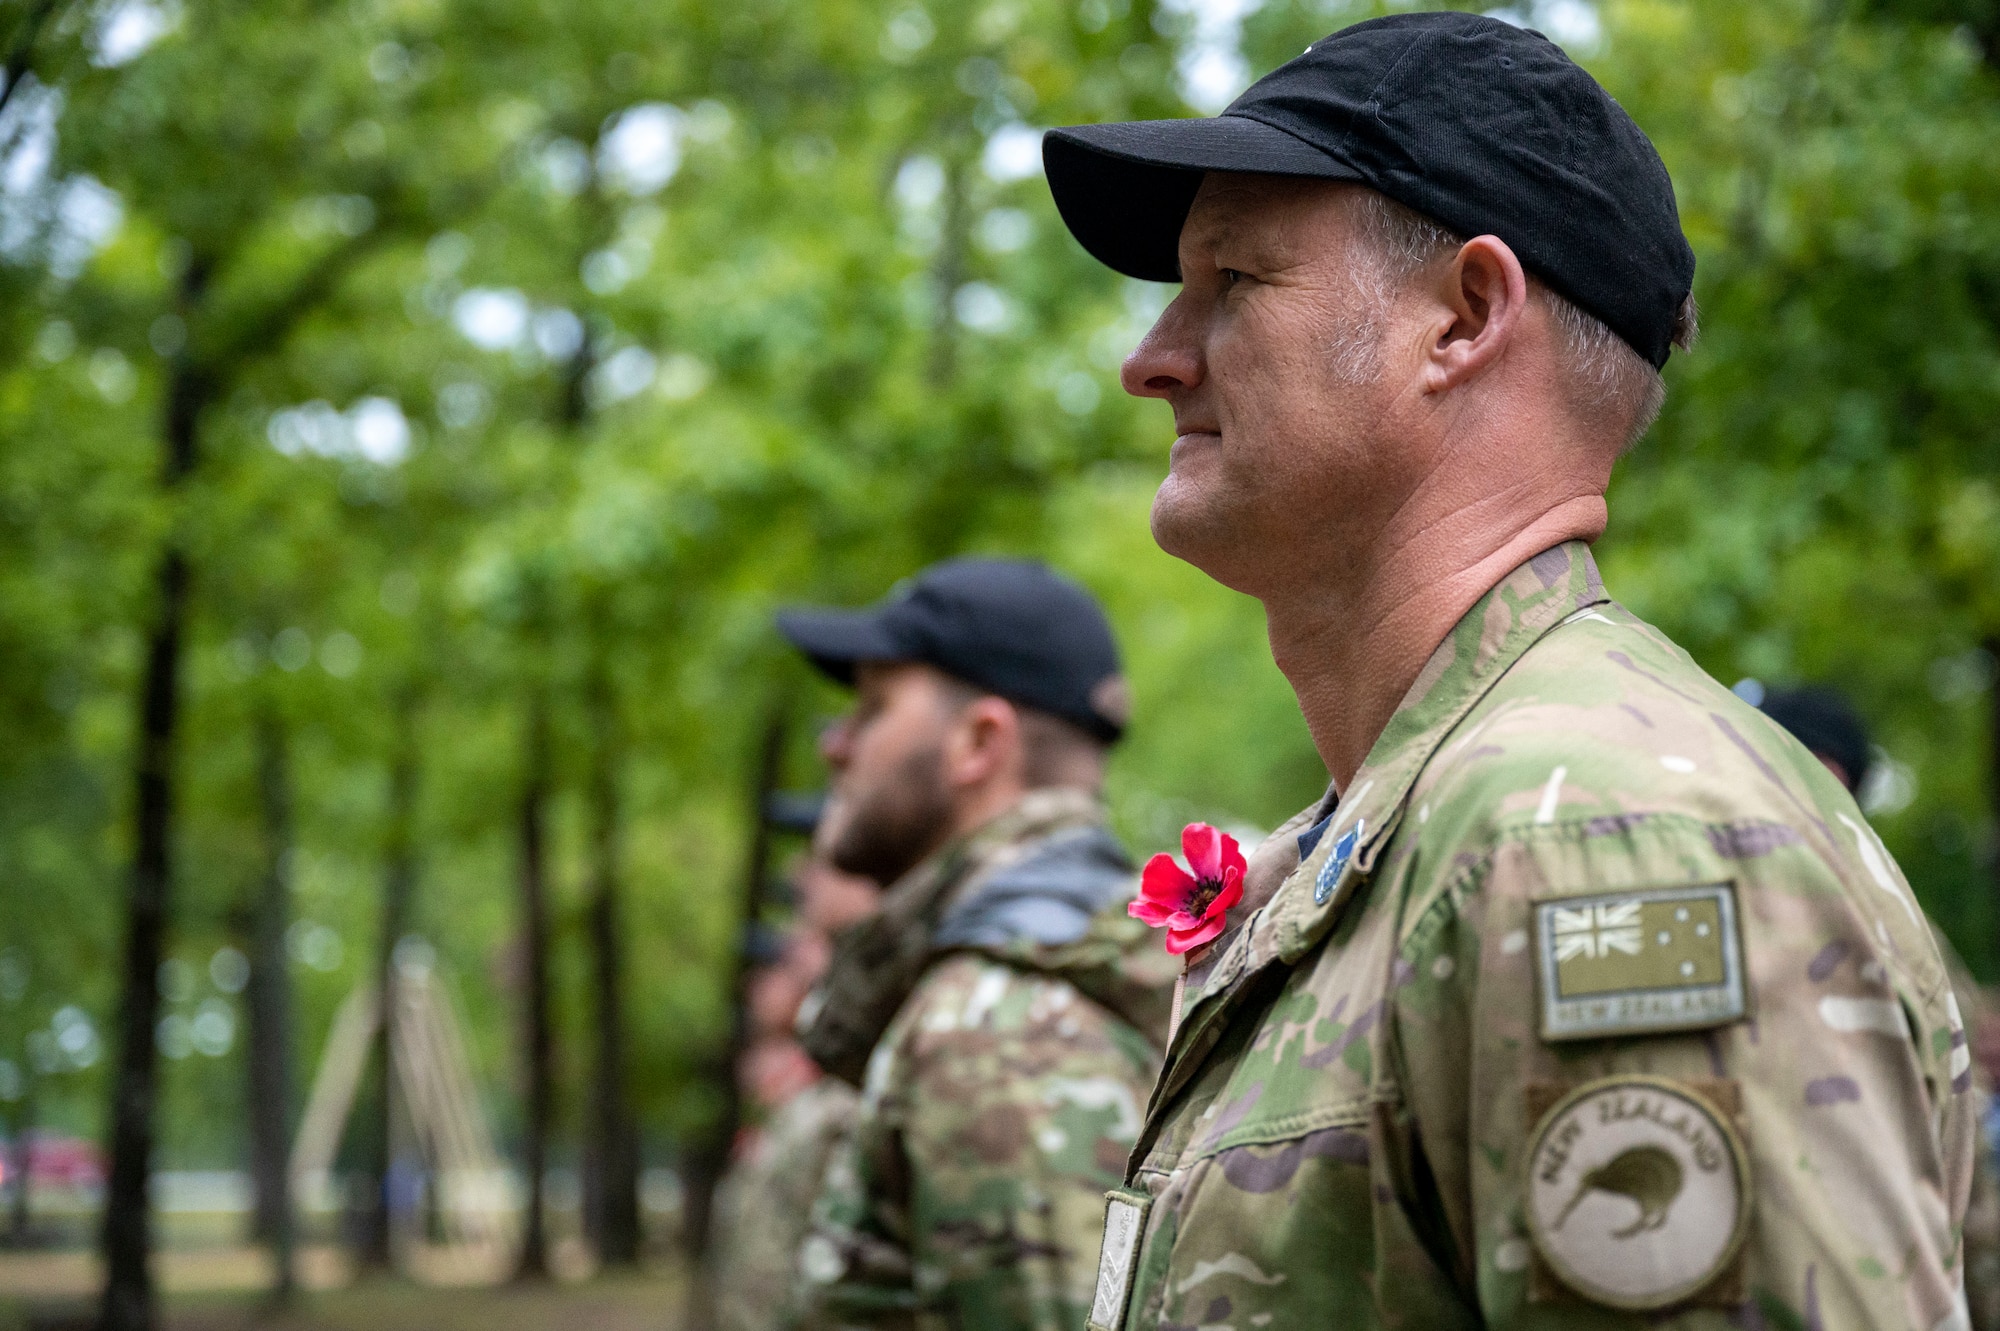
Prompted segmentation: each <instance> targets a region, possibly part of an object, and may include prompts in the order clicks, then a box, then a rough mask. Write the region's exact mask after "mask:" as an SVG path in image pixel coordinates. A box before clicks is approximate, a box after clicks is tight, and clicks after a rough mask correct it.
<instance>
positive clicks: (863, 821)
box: [778, 559, 1173, 1331]
mask: <svg viewBox="0 0 2000 1331" xmlns="http://www.w3.org/2000/svg"><path fill="white" fill-rule="evenodd" d="M778 627H779V629H780V631H781V632H783V633H784V634H785V636H786V637H788V638H789V639H790V640H791V641H792V643H793V644H794V645H796V646H797V647H798V648H799V649H800V650H801V651H803V652H804V653H805V654H806V656H807V657H808V658H809V659H810V660H811V661H812V662H813V664H814V665H816V666H818V667H819V668H820V669H821V670H822V671H824V672H826V673H827V674H828V675H829V676H831V677H832V678H834V679H835V680H837V681H838V682H840V683H842V684H847V685H851V686H852V687H853V688H854V690H855V694H856V699H855V706H854V709H853V710H852V711H851V712H850V713H849V714H848V715H847V716H846V717H844V718H843V719H842V720H841V721H840V722H838V723H837V724H836V725H834V726H833V727H832V728H831V729H830V730H829V731H828V732H827V733H826V735H825V736H824V737H823V739H822V741H821V752H822V754H823V755H824V756H825V758H826V761H827V764H828V766H829V767H830V768H831V769H832V771H833V791H832V797H831V799H830V801H829V803H828V806H827V810H826V813H825V814H824V815H823V820H822V824H821V828H820V833H819V836H818V838H817V840H818V843H819V844H821V845H823V846H825V847H826V850H827V853H828V855H829V857H830V859H831V861H832V863H833V864H834V866H835V867H837V868H839V869H842V870H844V871H846V872H849V873H855V874H861V875H864V876H866V877H869V878H873V879H874V880H876V881H877V882H879V883H882V884H884V885H885V886H886V888H887V891H886V892H885V894H884V896H883V899H882V903H881V907H880V909H879V910H878V911H877V912H876V913H875V914H874V915H873V916H872V917H871V918H869V919H867V920H865V921H863V922H862V923H860V924H858V925H856V926H854V927H853V928H851V929H849V930H847V931H846V932H844V933H843V934H841V935H840V936H839V938H838V939H837V940H836V942H835V946H834V956H833V960H832V964H831V966H830V968H829V970H828V972H827V977H826V980H825V982H824V983H823V984H822V985H821V986H820V988H819V989H818V990H816V991H815V993H814V994H813V996H812V997H811V998H810V999H809V1000H808V1003H807V1007H806V1010H805V1011H803V1012H802V1013H801V1017H800V1023H801V1024H800V1029H801V1038H802V1039H803V1041H804V1044H805V1047H806V1050H807V1052H809V1053H810V1054H811V1055H812V1056H813V1057H814V1058H815V1059H816V1060H817V1061H818V1062H819V1063H820V1064H821V1066H823V1067H825V1068H826V1069H827V1070H828V1071H829V1072H831V1073H833V1074H834V1075H836V1076H839V1077H842V1078H845V1079H847V1080H848V1081H851V1082H854V1083H856V1084H858V1085H860V1086H861V1088H862V1094H861V1104H860V1107H859V1109H858V1110H857V1111H856V1114H855V1121H854V1125H853V1129H852V1132H851V1133H850V1135H849V1138H848V1140H847V1141H846V1142H845V1143H844V1144H843V1145H842V1146H841V1147H840V1148H838V1149H837V1151H836V1153H835V1155H834V1157H833V1160H832V1162H831V1163H830V1164H829V1166H828V1169H827V1173H826V1178H825V1181H824V1184H823V1186H822V1189H821V1192H820V1196H819V1200H818V1202H817V1203H816V1205H815V1207H814V1214H813V1228H812V1232H811V1234H810V1235H809V1237H808V1238H807V1239H806V1241H805V1244H804V1245H803V1247H802V1248H801V1251H800V1260H799V1269H800V1275H801V1281H800V1295H799V1297H800V1303H801V1305H802V1307H803V1308H804V1309H805V1314H804V1320H805V1323H806V1324H807V1325H808V1326H814V1327H833V1326H840V1327H849V1326H886V1327H917V1326H963V1327H982V1328H993V1329H994V1331H1017V1329H1018V1331H1074V1329H1076V1328H1081V1327H1082V1325H1083V1322H1084V1317H1085V1312H1086V1308H1087V1304H1088V1302H1089V1298H1090V1295H1091V1291H1092V1278H1093V1275H1094V1273H1095V1270H1096V1264H1097V1241H1098V1232H1099V1221H1100V1217H1101V1198H1102V1196H1103V1191H1104V1189H1105V1188H1106V1187H1109V1186H1112V1185H1114V1184H1116V1183H1117V1182H1118V1181H1119V1178H1120V1176H1121V1171H1122V1166H1123V1161H1124V1158H1125V1154H1126V1152H1127V1151H1128V1150H1129V1149H1130V1148H1131V1145H1132V1142H1133V1140H1134V1138H1135V1137H1136V1135H1137V1133H1138V1128H1139V1106H1140V1105H1141V1104H1143V1103H1144V1099H1145V1091H1146V1088H1147V1087H1148V1086H1149V1085H1150V1084H1151V1082H1152V1077H1153V1074H1154V1072H1155V1070H1156V1069H1157V1066H1158V1058H1159V1046H1160V1044H1161V1043H1162V1042H1163V1040H1164V1037H1165V1026H1166V1014H1167V1007H1168V1003H1169V1002H1170V1000H1171V991H1172V984H1173V976H1172V972H1171V971H1170V970H1168V969H1167V968H1165V967H1163V966H1161V965H1160V964H1159V961H1158V957H1157V955H1156V954H1155V953H1154V952H1153V951H1152V950H1151V949H1144V948H1138V947H1136V945H1138V944H1140V943H1143V942H1144V941H1145V940H1144V939H1143V938H1142V937H1141V935H1143V933H1144V930H1143V929H1142V928H1140V927H1139V926H1138V925H1136V924H1135V923H1134V922H1133V921H1132V920H1130V919H1129V918H1127V917H1126V916H1125V914H1124V906H1125V903H1126V902H1127V901H1128V900H1129V898H1130V897H1131V896H1132V891H1133V882H1132V867H1131V863H1130V861H1129V860H1127V858H1126V856H1125V852H1124V850H1123V849H1122V848H1121V847H1120V846H1119V844H1118V842H1117V841H1116V839H1115V838H1113V837H1112V835H1111V833H1110V832H1109V831H1108V830H1107V829H1106V828H1105V826H1104V810H1103V806H1102V803H1101V799H1100V791H1101V788H1102V785H1103V781H1104V763H1105V756H1106V753H1107V751H1108V749H1109V747H1110V745H1112V744H1113V743H1115V742H1117V740H1118V739H1119V737H1120V736H1121V735H1122V733H1123V731H1124V727H1125V720H1126V698H1125V683H1124V679H1123V677H1122V676H1121V675H1120V674H1119V669H1118V652H1117V646H1116V644H1115V643H1114V641H1113V639H1112V636H1111V629H1110V626H1109V624H1107V623H1106V622H1105V619H1104V614H1103V611H1102V610H1100V609H1099V608H1098V606H1097V603H1096V602H1095V601H1094V600H1092V599H1091V597H1090V595H1089V594H1088V593H1087V592H1085V591H1083V590H1082V589H1081V588H1079V587H1077V586H1075V585H1074V584H1072V583H1070V582H1067V581H1065V580H1063V579H1061V578H1059V577H1057V576H1056V575H1055V574H1053V573H1051V572H1050V571H1049V570H1048V569H1046V568H1043V567H1042V566H1040V565H1038V564H1032V563H1027V562H1019V561H1007V560H987V559H964V560H955V561H952V562H949V563H945V564H940V565H937V566H935V567H933V568H930V569H928V570H926V571H925V572H923V573H922V574H920V575H919V576H917V577H916V578H914V579H912V580H911V581H910V582H909V583H908V584H906V585H905V586H904V587H902V588H901V589H899V590H898V591H897V592H896V593H894V594H892V595H891V596H890V597H889V598H888V599H887V600H886V601H884V602H883V603H881V604H879V605H877V606H874V607H872V608H870V609H867V610H862V611H792V612H789V613H786V614H784V615H781V616H780V617H779V620H778ZM1135 958H1136V961H1135Z"/></svg>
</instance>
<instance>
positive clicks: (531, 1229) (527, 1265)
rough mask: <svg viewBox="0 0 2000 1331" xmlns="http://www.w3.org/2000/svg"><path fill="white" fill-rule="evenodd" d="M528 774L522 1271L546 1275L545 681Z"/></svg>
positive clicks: (551, 1092)
mask: <svg viewBox="0 0 2000 1331" xmlns="http://www.w3.org/2000/svg"><path fill="white" fill-rule="evenodd" d="M524 741H525V742H524V745H523V752H522V772H521V806H520V825H519V831H520V838H521V840H520V855H521V865H520V872H521V948H522V951H523V953H524V954H525V955H524V956H523V958H522V960H523V961H524V962H525V963H526V965H525V970H526V975H525V979H526V982H527V993H526V995H525V997H526V1011H525V1012H524V1014H523V1022H522V1027H523V1029H522V1035H523V1038H524V1041H525V1044H526V1054H527V1059H526V1063H527V1068H526V1071H527V1077H528V1120H527V1131H526V1135H525V1137H524V1139H523V1141H522V1143H521V1168H522V1170H523V1172H524V1173H526V1175H527V1184H528V1196H527V1203H526V1213H525V1215H524V1216H523V1218H522V1225H521V1258H520V1263H519V1265H518V1266H516V1268H515V1271H514V1277H515V1279H517V1280H538V1279H541V1278H543V1277H545V1276H547V1275H548V1272H549V1245H548V1229H547V1224H546V1217H545V1215H544V1211H545V1209H546V1206H545V1199H544V1197H543V1195H542V1193H543V1183H544V1180H545V1176H546V1175H547V1173H548V1146H549V1131H550V1128H551V1126H552V1124H553V1121H554V1118H555V1070H554V1068H553V1066H552V1063H553V1059H554V1052H555V1051H554V1036H553V1032H552V1031H551V1029H550V1011H549V1007H550V996H549V901H548V864H547V844H546V841H545V837H544V831H545V827H544V824H545V822H546V819H547V812H548V809H547V806H548V798H549V788H550V785H551V781H550V773H549V763H550V754H549V701H548V695H547V693H546V692H545V691H543V690H542V689H541V688H539V687H537V688H536V689H535V690H534V691H533V692H532V693H531V694H530V695H529V699H528V716H527V725H526V733H525V735H524Z"/></svg>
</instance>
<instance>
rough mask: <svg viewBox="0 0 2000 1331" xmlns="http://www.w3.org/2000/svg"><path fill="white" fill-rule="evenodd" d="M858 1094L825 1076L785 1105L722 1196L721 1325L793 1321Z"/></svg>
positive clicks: (739, 1327)
mask: <svg viewBox="0 0 2000 1331" xmlns="http://www.w3.org/2000/svg"><path fill="white" fill-rule="evenodd" d="M858 1101H859V1097H858V1096H857V1095H856V1094H855V1091H854V1088H853V1087H852V1086H849V1085H848V1084H847V1083H846V1082H844V1081H840V1080H838V1079H836V1078H833V1077H822V1078H820V1079H819V1080H818V1081H816V1082H814V1083H813V1084H812V1085H810V1086H808V1087H806V1088H805V1089H804V1090H802V1091H800V1092H799V1093H798V1094H797V1095H794V1096H793V1097H792V1098H791V1099H789V1100H787V1101H785V1103H784V1104H782V1105H780V1106H778V1108H777V1110H776V1111H775V1112H774V1113H773V1114H772V1115H771V1120H770V1122H768V1123H766V1124H765V1125H764V1130H763V1132H762V1133H761V1134H759V1135H758V1137H757V1140H756V1143H755V1144H754V1145H753V1146H752V1147H751V1148H750V1150H749V1151H748V1152H746V1153H745V1154H744V1155H743V1156H742V1158H740V1159H739V1160H737V1161H736V1162H735V1163H734V1164H733V1165H731V1166H730V1169H729V1173H728V1175H727V1176H726V1177H725V1178H724V1179H723V1181H722V1186H721V1187H720V1188H719V1189H718V1190H717V1195H716V1212H717V1215H716V1219H717V1222H718V1224H717V1238H716V1242H715V1245H714V1250H715V1253H716V1278H715V1287H716V1321H717V1323H718V1325H719V1326H720V1327H721V1328H722V1331H779V1329H780V1328H782V1327H784V1326H786V1325H788V1324H789V1323H790V1322H791V1320H792V1310H791V1307H790V1304H791V1296H792V1273H793V1267H794V1266H795V1265H796V1264H797V1262H798V1253H799V1244H800V1243H801V1242H803V1241H804V1239H805V1236H806V1226H807V1224H808V1221H809V1220H810V1218H811V1215H812V1204H813V1200H814V1198H816V1197H817V1196H818V1195H819V1184H820V1180H821V1179H822V1178H823V1177H825V1175H826V1164H827V1160H828V1159H829V1158H830V1157H831V1156H832V1155H833V1152H834V1149H835V1148H836V1147H837V1146H838V1145H839V1144H840V1143H841V1142H842V1141H843V1140H845V1139H846V1137H847V1134H848V1133H849V1132H851V1131H852V1130H853V1127H854V1111H855V1106H856V1104H857V1103H858Z"/></svg>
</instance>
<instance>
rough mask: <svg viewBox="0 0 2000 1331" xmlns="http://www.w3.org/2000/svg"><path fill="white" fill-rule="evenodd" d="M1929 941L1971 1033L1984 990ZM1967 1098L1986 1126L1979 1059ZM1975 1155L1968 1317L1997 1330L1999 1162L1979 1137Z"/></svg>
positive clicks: (1987, 1087) (1968, 1225)
mask: <svg viewBox="0 0 2000 1331" xmlns="http://www.w3.org/2000/svg"><path fill="white" fill-rule="evenodd" d="M1931 936H1932V937H1933V938H1935V939H1936V940H1937V946H1938V955H1939V956H1940V957H1942V958H1943V959H1944V969H1945V974H1946V975H1947V976H1949V977H1950V979H1951V991H1952V993H1953V994H1954V995H1955V996H1956V997H1957V999H1958V1010H1959V1015H1960V1016H1962V1017H1963V1018H1964V1019H1965V1023H1966V1025H1967V1026H1968V1027H1969V1028H1970V1029H1972V1030H1975V1031H1976V1030H1978V1029H1979V1028H1980V1026H1982V1025H1983V1024H1985V1023H1987V1022H1990V1021H1992V1020H1993V1013H1992V1011H1991V1010H1990V1001H1989V999H1988V998H1987V995H1986V991H1985V990H1984V989H1982V988H1980V986H1979V981H1978V980H1975V979H1974V978H1973V977H1972V969H1971V967H1969V966H1967V965H1966V964H1965V959H1964V958H1963V957H1961V956H1959V955H1958V949H1956V948H1954V947H1953V946H1952V945H1951V943H1950V942H1949V941H1948V940H1947V939H1946V938H1945V936H1944V933H1943V931H1942V930H1940V929H1938V927H1937V926H1936V924H1932V926H1931ZM1966 1094H1967V1096H1968V1097H1969V1098H1970V1099H1971V1101H1972V1105H1973V1117H1974V1118H1976V1119H1977V1120H1978V1121H1979V1122H1981V1123H1984V1122H1986V1119H1987V1115H1988V1113H1989V1112H1990V1111H1991V1109H1992V1105H1993V1079H1992V1078H1991V1077H1989V1076H1987V1075H1986V1069H1985V1068H1983V1067H1981V1066H1980V1065H1979V1060H1978V1059H1974V1060H1973V1063H1972V1089H1971V1090H1970V1091H1968V1092H1967V1093H1966ZM1975 1154H1976V1157H1977V1161H1978V1164H1977V1167H1976V1168H1975V1169H1974V1170H1973V1174H1972V1197H1971V1200H1970V1201H1969V1202H1967V1204H1966V1208H1965V1300H1966V1305H1967V1307H1968V1308H1969V1309H1970V1311H1971V1314H1972V1317H1971V1320H1972V1331H2000V1160H1996V1158H1995V1155H1994V1145H1993V1143H1992V1142H1991V1141H1989V1140H1988V1139H1987V1136H1986V1134H1985V1133H1983V1132H1982V1133H1981V1134H1980V1139H1979V1148H1978V1150H1977V1152H1976V1153H1975Z"/></svg>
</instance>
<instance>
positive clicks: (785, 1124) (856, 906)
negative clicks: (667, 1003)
mask: <svg viewBox="0 0 2000 1331" xmlns="http://www.w3.org/2000/svg"><path fill="white" fill-rule="evenodd" d="M793 882H794V886H795V887H796V890H797V896H798V905H799V909H798V915H797V918H796V919H795V920H794V921H793V924H792V927H791V928H790V930H789V931H788V932H787V934H786V937H785V940H784V946H783V950H782V951H781V953H780V954H779V956H778V958H777V961H776V962H775V964H773V965H770V966H767V967H763V968H761V969H760V970H759V971H758V973H757V974H756V976H755V977H754V978H753V980H752V982H751V1002H750V1009H751V1015H752V1022H753V1026H754V1028H755V1031H756V1037H757V1038H756V1040H755V1042H754V1043H753V1044H752V1045H751V1047H750V1049H749V1050H748V1051H747V1052H746V1054H745V1057H744V1067H743V1069H742V1071H741V1073H740V1076H739V1079H740V1080H741V1082H742V1083H743V1088H744V1094H745V1096H746V1098H748V1099H749V1100H750V1101H751V1102H752V1103H753V1104H755V1105H756V1106H757V1107H758V1108H760V1109H761V1110H762V1111H763V1112H764V1113H765V1114H766V1115H767V1117H766V1120H765V1122H764V1124H763V1125H762V1127H761V1128H759V1129H758V1130H756V1131H754V1132H751V1133H748V1134H746V1135H745V1137H744V1138H743V1139H742V1140H740V1141H739V1142H738V1146H737V1151H736V1158H735V1159H734V1160H733V1161H732V1162H731V1164H730V1166H729V1173H728V1175H727V1176H726V1177H725V1178H724V1179H723V1181H722V1185H721V1187H720V1188H718V1189H717V1192H716V1203H715V1204H716V1212H717V1235H718V1240H717V1242H716V1244H715V1251H716V1321H717V1323H718V1325H719V1326H720V1327H721V1329H722V1331H779V1329H780V1328H782V1327H785V1326H788V1325H790V1324H791V1323H792V1322H793V1321H794V1320H795V1310H794V1309H793V1306H792V1294H793V1290H792V1272H793V1268H794V1267H795V1266H796V1264H797V1261H798V1251H799V1244H800V1243H801V1242H803V1241H804V1239H805V1236H806V1229H807V1224H808V1221H809V1219H810V1217H811V1215H812V1204H813V1200H814V1199H815V1198H816V1197H817V1196H818V1195H819V1182H820V1179H821V1178H822V1177H823V1176H824V1175H825V1173H826V1164H827V1161H828V1160H829V1159H831V1158H832V1155H833V1152H834V1150H835V1149H836V1148H837V1147H838V1146H839V1145H840V1143H841V1142H842V1141H844V1140H845V1139H846V1137H847V1134H848V1132H849V1131H850V1130H851V1129H852V1127H853V1123H854V1111H855V1106H856V1103H857V1097H856V1095H855V1092H854V1088H853V1087H851V1086H849V1085H848V1084H847V1083H846V1082H844V1081H841V1080H839V1079H838V1078H835V1077H827V1076H822V1075H820V1071H819V1067H818V1065H817V1064H815V1063H814V1062H813V1061H812V1060H811V1059H810V1058H809V1057H807V1055H806V1053H805V1051H804V1050H803V1049H802V1048H801V1047H800V1046H799V1042H798V1036H797V1034H796V1033H795V1031H794V1029H793V1028H794V1025H795V1024H796V1022H797V1019H798V1010H799V1005H800V1003H801V1002H802V1001H803V1000H804V998H805V995H806V994H807V993H808V992H809V991H810V990H811V988H812V987H813V986H814V985H816V984H817V983H818V982H819V979H820V977H821V976H822V975H823V974H824V973H825V971H826V963H827V956H828V946H829V945H828V941H827V940H828V938H829V936H830V935H832V934H834V933H836V932H838V931H839V930H841V929H844V928H846V927H847V926H848V925H850V924H853V923H854V922H855V921H857V920H860V919H862V918H863V917H865V916H866V915H867V914H868V913H869V912H870V911H872V910H873V909H874V905H875V900H876V897H877V895H878V893H877V888H876V885H875V884H874V883H872V882H869V881H867V880H866V879H861V878H856V877H854V876H853V875H851V874H844V873H841V872H840V871H839V870H837V869H835V868H834V867H833V866H832V865H831V864H829V863H827V862H826V858H825V855H824V853H823V851H822V850H821V849H820V848H819V847H815V848H814V853H813V854H812V855H810V856H809V857H807V859H806V860H805V861H804V862H803V863H802V864H801V865H800V866H799V868H798V870H797V872H796V873H794V875H793Z"/></svg>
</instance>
